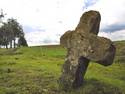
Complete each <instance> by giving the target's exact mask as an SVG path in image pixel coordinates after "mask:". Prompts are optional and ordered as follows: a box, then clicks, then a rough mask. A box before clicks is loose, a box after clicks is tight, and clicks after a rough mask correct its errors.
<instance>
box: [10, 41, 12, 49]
mask: <svg viewBox="0 0 125 94" xmlns="http://www.w3.org/2000/svg"><path fill="white" fill-rule="evenodd" d="M10 48H12V40H11V41H10Z"/></svg>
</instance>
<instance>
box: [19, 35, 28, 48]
mask: <svg viewBox="0 0 125 94" xmlns="http://www.w3.org/2000/svg"><path fill="white" fill-rule="evenodd" d="M18 45H19V47H20V46H26V47H27V46H28V44H27V41H26V40H25V38H24V36H20V38H19V40H18Z"/></svg>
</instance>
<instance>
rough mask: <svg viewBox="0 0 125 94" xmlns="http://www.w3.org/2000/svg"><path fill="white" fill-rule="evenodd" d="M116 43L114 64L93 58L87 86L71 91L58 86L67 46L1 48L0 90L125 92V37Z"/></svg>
mask: <svg viewBox="0 0 125 94" xmlns="http://www.w3.org/2000/svg"><path fill="white" fill-rule="evenodd" d="M115 45H116V47H117V53H116V59H115V62H114V64H113V65H111V66H109V67H103V66H101V65H98V64H96V63H93V62H91V64H90V65H89V68H88V70H87V73H86V75H85V82H84V86H83V87H81V88H79V89H77V90H72V91H68V92H65V91H63V90H60V89H59V86H58V78H59V77H60V75H61V67H62V64H63V63H64V58H65V54H66V49H64V48H63V47H61V46H41V47H29V48H26V47H23V48H18V49H9V50H6V49H0V94H125V75H124V73H125V59H124V58H125V41H120V42H115Z"/></svg>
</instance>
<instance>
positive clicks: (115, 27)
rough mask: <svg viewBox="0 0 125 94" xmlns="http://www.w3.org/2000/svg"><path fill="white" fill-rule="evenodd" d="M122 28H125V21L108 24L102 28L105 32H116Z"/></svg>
mask: <svg viewBox="0 0 125 94" xmlns="http://www.w3.org/2000/svg"><path fill="white" fill-rule="evenodd" d="M120 30H125V23H121V24H112V25H107V26H105V27H104V28H102V29H101V31H103V32H116V31H120Z"/></svg>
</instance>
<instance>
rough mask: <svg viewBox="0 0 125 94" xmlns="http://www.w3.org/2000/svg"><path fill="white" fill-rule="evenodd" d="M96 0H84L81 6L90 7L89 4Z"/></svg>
mask: <svg viewBox="0 0 125 94" xmlns="http://www.w3.org/2000/svg"><path fill="white" fill-rule="evenodd" d="M97 1H98V0H84V4H85V5H84V6H83V10H84V9H87V8H88V7H90V6H92V5H94V4H96V2H97Z"/></svg>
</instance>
